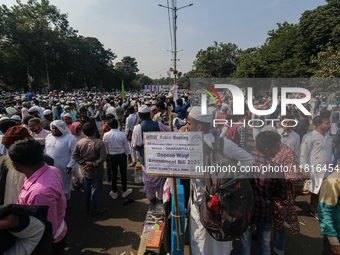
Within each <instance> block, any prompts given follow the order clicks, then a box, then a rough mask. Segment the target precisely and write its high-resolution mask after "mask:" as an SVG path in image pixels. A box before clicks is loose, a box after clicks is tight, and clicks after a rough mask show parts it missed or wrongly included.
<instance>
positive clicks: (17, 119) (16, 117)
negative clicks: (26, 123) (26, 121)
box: [11, 115, 21, 125]
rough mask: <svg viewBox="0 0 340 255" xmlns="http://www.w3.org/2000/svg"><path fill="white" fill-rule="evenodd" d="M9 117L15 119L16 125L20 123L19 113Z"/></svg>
mask: <svg viewBox="0 0 340 255" xmlns="http://www.w3.org/2000/svg"><path fill="white" fill-rule="evenodd" d="M11 119H12V120H15V121H16V122H17V123H18V125H20V124H21V117H20V116H19V115H13V116H12V117H11Z"/></svg>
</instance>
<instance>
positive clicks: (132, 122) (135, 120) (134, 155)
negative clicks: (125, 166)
mask: <svg viewBox="0 0 340 255" xmlns="http://www.w3.org/2000/svg"><path fill="white" fill-rule="evenodd" d="M141 108H142V107H141ZM127 112H128V113H129V116H128V117H127V118H126V126H125V134H126V137H127V139H128V142H129V148H130V152H131V159H130V160H131V163H130V164H129V167H134V166H135V165H136V163H137V161H139V160H140V155H139V152H138V151H135V150H134V149H133V148H132V146H131V137H132V132H133V129H134V127H135V126H136V125H137V124H139V117H138V115H137V113H135V108H134V107H133V106H129V107H128V109H127Z"/></svg>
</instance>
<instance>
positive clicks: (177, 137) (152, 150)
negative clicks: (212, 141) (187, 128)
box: [143, 132, 204, 178]
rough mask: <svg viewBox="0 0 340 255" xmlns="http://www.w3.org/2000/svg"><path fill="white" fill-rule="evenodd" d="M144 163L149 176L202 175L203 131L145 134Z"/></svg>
mask: <svg viewBox="0 0 340 255" xmlns="http://www.w3.org/2000/svg"><path fill="white" fill-rule="evenodd" d="M143 134H144V160H145V169H146V173H147V174H148V175H150V176H167V177H173V176H175V177H176V176H180V177H184V178H185V177H188V178H190V177H193V176H201V175H204V173H201V172H196V166H202V165H203V133H202V132H145V133H143Z"/></svg>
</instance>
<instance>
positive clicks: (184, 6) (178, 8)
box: [177, 4, 194, 10]
mask: <svg viewBox="0 0 340 255" xmlns="http://www.w3.org/2000/svg"><path fill="white" fill-rule="evenodd" d="M193 5H194V4H188V5H186V6H183V7H180V8H177V10H180V9H183V8H186V7H190V6H193Z"/></svg>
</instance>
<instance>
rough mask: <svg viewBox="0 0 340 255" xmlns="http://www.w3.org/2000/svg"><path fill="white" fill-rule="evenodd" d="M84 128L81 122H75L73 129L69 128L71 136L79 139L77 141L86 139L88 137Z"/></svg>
mask: <svg viewBox="0 0 340 255" xmlns="http://www.w3.org/2000/svg"><path fill="white" fill-rule="evenodd" d="M82 126H83V125H82V124H81V123H80V122H79V121H77V122H73V123H72V125H71V127H70V128H69V130H70V132H71V134H72V135H73V136H74V137H75V138H76V139H77V141H79V140H81V139H83V138H85V137H86V135H84V133H83V129H82Z"/></svg>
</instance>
